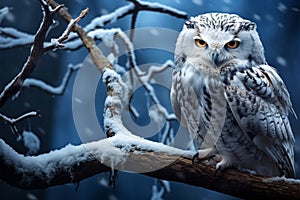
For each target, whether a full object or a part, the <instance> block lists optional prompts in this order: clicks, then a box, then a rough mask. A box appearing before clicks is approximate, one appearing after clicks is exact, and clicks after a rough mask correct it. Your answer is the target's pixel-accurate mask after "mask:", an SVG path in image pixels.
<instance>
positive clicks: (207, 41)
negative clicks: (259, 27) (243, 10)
mask: <svg viewBox="0 0 300 200" xmlns="http://www.w3.org/2000/svg"><path fill="white" fill-rule="evenodd" d="M233 59H242V60H246V59H249V60H253V61H255V62H256V63H257V64H264V63H266V60H265V56H264V49H263V46H262V43H261V41H260V39H259V36H258V33H257V31H256V25H255V23H253V22H251V21H249V20H245V19H243V18H241V17H239V16H238V15H235V14H227V13H208V14H203V15H199V16H197V17H192V18H191V19H190V20H188V21H187V22H186V23H185V25H184V27H183V30H182V31H181V33H180V34H179V36H178V39H177V43H176V49H175V64H176V65H177V66H180V65H181V64H182V63H184V62H188V63H191V64H200V65H201V64H202V65H206V66H214V67H216V68H217V67H220V66H221V65H222V64H224V63H226V62H228V61H231V60H233Z"/></svg>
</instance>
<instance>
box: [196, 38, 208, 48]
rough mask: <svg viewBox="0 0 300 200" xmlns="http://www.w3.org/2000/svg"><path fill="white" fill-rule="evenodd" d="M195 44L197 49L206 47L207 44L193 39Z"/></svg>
mask: <svg viewBox="0 0 300 200" xmlns="http://www.w3.org/2000/svg"><path fill="white" fill-rule="evenodd" d="M195 44H196V46H197V47H206V46H207V43H206V42H205V41H204V40H201V39H198V38H196V39H195Z"/></svg>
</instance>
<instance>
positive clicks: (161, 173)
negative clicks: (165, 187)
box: [0, 136, 300, 199]
mask: <svg viewBox="0 0 300 200" xmlns="http://www.w3.org/2000/svg"><path fill="white" fill-rule="evenodd" d="M115 137H116V136H115ZM115 137H111V138H107V139H103V140H100V141H97V142H92V143H87V144H83V145H80V146H72V145H69V146H67V147H65V148H63V149H61V150H57V151H54V152H50V153H47V154H43V155H40V156H32V157H29V156H26V157H24V156H22V155H20V154H18V153H17V152H15V151H14V150H13V149H12V148H11V147H9V146H8V145H7V144H5V143H4V142H3V141H2V140H0V179H1V180H3V181H5V182H7V183H9V184H10V185H13V186H15V187H19V188H23V189H43V188H47V187H51V186H55V185H61V184H66V183H78V182H79V181H81V180H84V179H86V178H88V177H90V176H93V175H95V174H98V173H102V172H107V171H110V170H111V168H110V166H112V167H114V168H115V169H120V170H126V171H134V172H137V173H142V174H144V175H146V176H150V177H155V178H160V179H163V180H169V181H176V182H182V183H186V184H189V185H194V186H199V187H204V188H208V189H211V190H215V191H218V192H222V193H225V194H229V195H233V196H236V197H240V198H246V199H257V198H259V199H271V198H273V199H299V196H300V181H299V180H294V179H285V178H270V177H263V176H259V175H255V174H250V173H248V172H241V171H237V170H234V169H228V170H225V171H223V172H221V173H220V174H219V175H218V176H214V172H215V167H214V165H210V164H208V163H207V162H206V161H202V162H201V163H197V165H193V164H192V161H191V158H187V157H183V156H181V153H182V151H180V150H176V149H174V148H172V147H169V146H164V145H163V144H156V143H153V142H150V141H147V140H144V139H141V138H139V139H134V138H128V139H133V142H132V143H131V146H132V147H131V148H130V150H129V151H128V150H127V151H126V148H122V145H121V144H120V143H118V142H116V141H118V139H117V138H115ZM119 139H120V141H121V140H124V139H125V138H122V139H121V138H119ZM120 141H119V142H120ZM140 142H145V144H146V145H145V146H148V148H145V147H143V146H141V144H140ZM123 145H124V146H126V145H127V144H125V143H124V144H123ZM156 145H160V147H161V148H162V149H164V150H159V151H155V152H153V151H152V150H150V149H149V148H150V147H149V146H156ZM172 152H173V153H172ZM66 157H68V158H69V159H64V158H66ZM119 158H123V159H120V160H119ZM172 161H174V162H172ZM157 166H164V167H162V168H157ZM151 167H153V168H154V169H157V170H155V171H151V170H149V171H148V172H141V171H139V169H145V168H146V169H151Z"/></svg>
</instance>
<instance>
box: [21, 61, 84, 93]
mask: <svg viewBox="0 0 300 200" xmlns="http://www.w3.org/2000/svg"><path fill="white" fill-rule="evenodd" d="M81 65H82V64H78V65H69V66H68V70H67V72H66V73H65V75H64V78H63V80H62V82H61V84H60V85H59V86H56V87H55V86H52V85H49V84H47V83H45V82H44V81H42V80H38V79H34V78H27V79H26V80H25V81H24V84H23V87H36V88H39V89H41V90H44V91H45V92H48V93H49V94H52V95H62V94H64V92H65V90H66V88H67V86H68V83H69V80H70V78H71V75H72V73H73V72H74V71H76V70H78V69H79V68H80V67H81Z"/></svg>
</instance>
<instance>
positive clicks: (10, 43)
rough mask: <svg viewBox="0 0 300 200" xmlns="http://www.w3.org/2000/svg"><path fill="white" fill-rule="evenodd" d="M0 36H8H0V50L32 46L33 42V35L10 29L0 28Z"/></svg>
mask: <svg viewBox="0 0 300 200" xmlns="http://www.w3.org/2000/svg"><path fill="white" fill-rule="evenodd" d="M0 34H1V35H9V36H10V37H4V36H1V35H0V49H7V48H12V47H15V46H23V45H28V44H32V43H33V40H34V35H30V34H27V33H23V32H21V31H18V30H17V29H14V28H10V27H0ZM12 38H13V39H12Z"/></svg>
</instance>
